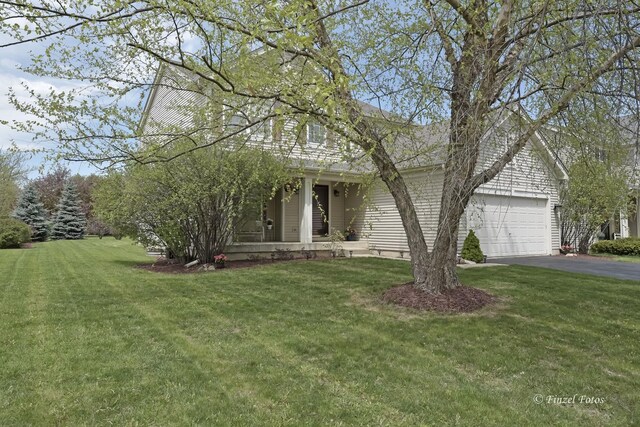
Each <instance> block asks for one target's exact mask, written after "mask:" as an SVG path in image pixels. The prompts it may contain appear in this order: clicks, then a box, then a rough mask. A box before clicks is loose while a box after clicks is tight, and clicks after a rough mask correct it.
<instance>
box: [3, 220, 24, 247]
mask: <svg viewBox="0 0 640 427" xmlns="http://www.w3.org/2000/svg"><path fill="white" fill-rule="evenodd" d="M29 240H31V229H30V228H29V226H28V225H27V224H25V223H24V222H22V221H19V220H17V219H13V218H0V249H8V248H19V247H20V245H21V244H23V243H26V242H28V241H29Z"/></svg>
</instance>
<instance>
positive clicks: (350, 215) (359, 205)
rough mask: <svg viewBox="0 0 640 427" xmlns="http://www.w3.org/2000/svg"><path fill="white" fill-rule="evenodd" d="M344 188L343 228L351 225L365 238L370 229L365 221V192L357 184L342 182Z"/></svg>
mask: <svg viewBox="0 0 640 427" xmlns="http://www.w3.org/2000/svg"><path fill="white" fill-rule="evenodd" d="M343 188H344V197H345V198H344V228H343V229H346V228H347V227H353V228H354V229H355V230H356V232H358V233H359V234H360V237H361V238H364V239H366V238H367V237H368V235H369V233H370V229H369V227H368V226H367V224H368V223H367V222H366V221H365V215H366V205H365V203H364V201H365V194H364V192H363V190H362V189H361V188H360V185H358V184H353V183H352V184H343Z"/></svg>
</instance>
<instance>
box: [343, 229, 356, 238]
mask: <svg viewBox="0 0 640 427" xmlns="http://www.w3.org/2000/svg"><path fill="white" fill-rule="evenodd" d="M344 234H346V235H347V236H355V235H356V234H358V233H357V232H356V229H355V228H353V227H348V228H347V229H346V230H345V232H344Z"/></svg>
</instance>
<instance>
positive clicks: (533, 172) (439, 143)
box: [141, 67, 567, 258]
mask: <svg viewBox="0 0 640 427" xmlns="http://www.w3.org/2000/svg"><path fill="white" fill-rule="evenodd" d="M164 70H165V69H164V68H162V67H161V69H160V71H159V75H158V76H157V78H156V82H160V81H162V78H163V76H162V73H163V72H165V71H164ZM196 102H198V100H197V97H191V96H184V95H183V94H177V92H176V90H175V89H174V88H170V87H169V86H164V85H156V86H154V89H153V90H152V92H151V94H150V95H149V99H148V102H147V105H146V107H145V111H144V114H143V119H142V121H141V132H143V133H145V132H147V131H149V129H154V126H159V125H166V124H171V125H173V126H176V127H179V126H180V125H181V124H185V123H188V122H189V120H188V119H185V117H184V115H183V113H181V112H180V111H181V110H182V109H181V108H180V105H183V104H184V103H196ZM362 105H363V107H364V110H365V112H366V113H367V114H371V115H372V116H375V115H385V114H389V113H386V112H384V111H382V110H380V109H379V108H376V107H374V106H371V105H368V104H364V103H363V104H362ZM236 116H237V114H236V113H234V114H233V115H231V116H229V117H227V118H226V119H225V126H236V125H238V123H236V122H237V121H241V120H243V119H241V118H238V117H236ZM511 119H512V118H511V116H509V117H506V118H503V119H502V120H501V122H500V123H499V124H498V125H497V126H496V128H495V130H494V132H492V133H491V134H490V135H489V137H487V138H486V140H485V142H484V143H483V149H482V161H481V162H480V163H481V165H479V167H480V166H482V165H486V164H488V163H489V162H491V161H492V160H493V159H494V158H495V157H496V156H497V155H498V151H497V150H496V148H498V147H501V148H502V149H504V147H505V144H507V143H508V140H509V138H510V135H513V134H514V129H513V123H512V122H513V120H511ZM415 128H416V132H415V133H416V135H415V136H414V137H413V138H412V139H407V140H405V141H402V142H398V141H396V143H395V145H392V146H390V147H389V149H390V151H391V154H392V156H395V158H396V159H398V163H399V165H400V169H401V172H402V175H403V177H404V178H405V180H406V181H407V184H408V186H409V188H410V190H411V191H412V193H413V195H414V203H415V205H416V209H417V211H418V215H419V217H420V221H421V225H422V229H423V231H424V234H425V237H426V239H427V243H428V244H429V245H432V243H433V240H434V239H435V237H436V236H435V233H436V230H437V224H438V217H439V204H440V198H441V191H442V183H443V175H444V171H443V163H444V156H443V155H442V154H441V153H442V151H443V150H442V147H443V146H444V144H446V142H447V132H448V130H447V128H448V126H446V125H441V126H416V127H415ZM247 138H248V139H250V140H251V141H252V142H253V143H254V144H258V145H262V146H268V147H275V146H277V145H278V144H282V143H288V144H290V146H292V147H295V149H293V150H291V151H292V153H293V154H292V155H294V156H297V158H299V159H300V162H301V163H302V164H303V165H304V167H303V168H302V173H301V174H300V176H299V181H296V183H293V185H286V186H284V187H283V188H281V189H280V190H279V191H278V192H277V194H276V196H275V197H274V198H273V199H271V200H269V201H265V205H264V211H263V215H262V217H261V218H256V219H255V221H249V223H248V224H249V225H248V226H247V227H245V229H243V230H237V232H236V237H235V239H234V241H233V242H232V244H231V245H230V246H229V248H228V249H227V252H228V253H230V254H235V256H237V257H240V256H245V255H247V254H250V253H254V254H255V253H264V254H267V253H270V252H273V251H274V250H275V249H290V250H300V249H302V248H305V249H307V250H323V249H325V250H326V249H327V247H328V240H329V238H328V237H327V235H330V234H331V233H333V232H335V231H339V232H344V230H345V229H346V228H347V227H352V228H355V229H356V231H357V232H358V235H359V236H360V240H359V241H357V242H344V243H343V244H342V246H343V247H344V249H345V251H353V253H373V254H381V255H386V256H393V257H398V256H403V257H405V258H408V257H409V249H408V247H407V238H406V235H405V233H404V229H403V226H402V222H401V220H400V216H399V214H398V211H397V209H396V207H395V203H394V200H393V197H392V196H391V194H390V193H389V191H388V190H387V189H386V187H385V186H384V185H383V184H382V183H381V182H380V181H379V180H376V181H374V183H373V184H372V185H369V186H366V188H365V186H363V185H362V184H363V182H364V181H367V179H366V178H367V177H368V176H370V175H369V174H368V173H367V172H369V171H372V169H371V168H370V167H368V166H366V165H360V166H358V167H356V168H354V167H352V166H351V165H350V164H349V163H347V162H345V161H343V158H344V150H343V151H342V152H341V151H340V150H339V149H338V148H339V147H342V148H344V146H341V141H340V140H339V139H337V138H336V136H335V135H333V134H332V133H331V132H328V131H327V130H326V129H324V127H323V126H321V125H320V124H318V123H314V122H309V124H307V125H305V126H304V127H303V128H302V129H300V128H299V127H295V124H294V123H292V122H290V121H287V122H286V123H284V126H283V127H278V126H275V124H274V123H272V122H266V123H263V124H261V128H260V129H259V131H256V132H251V133H250V134H248V136H247ZM425 142H426V144H425ZM425 145H426V146H427V147H433V149H432V150H426V151H429V154H428V155H422V156H421V155H414V153H416V152H417V150H418V147H424V146H425ZM274 149H275V148H274ZM439 153H440V154H439ZM401 157H402V159H401ZM319 158H322V161H318V159H319ZM566 178H567V175H566V172H565V170H564V169H563V167H562V165H561V163H560V162H557V161H556V160H555V157H554V156H553V155H552V153H551V151H549V149H548V148H547V144H546V142H545V140H544V138H543V137H542V136H541V135H539V134H536V135H535V137H534V138H532V139H531V141H530V142H529V143H528V144H527V146H526V148H525V149H524V150H523V151H522V152H521V153H520V154H518V155H517V156H516V158H515V159H514V161H513V162H512V163H511V164H509V165H508V166H507V167H506V168H505V169H504V170H503V171H502V172H501V173H500V174H499V175H498V176H497V177H496V178H495V179H494V180H493V181H491V182H489V183H487V184H485V185H483V186H481V187H480V188H479V189H478V190H477V191H476V194H475V195H474V196H473V198H472V200H471V202H470V203H469V206H468V208H467V211H466V213H465V215H464V217H463V219H462V221H461V224H460V234H459V245H460V247H461V245H462V241H463V240H464V238H465V236H466V234H467V232H468V230H471V229H473V230H474V231H475V232H476V234H477V235H478V238H479V239H480V245H481V247H482V250H483V251H484V253H485V254H486V255H488V256H489V257H499V256H514V255H549V254H554V253H557V252H558V249H559V247H560V236H559V224H558V216H557V213H556V209H555V208H556V205H557V203H558V188H559V183H560V181H562V180H564V179H566ZM296 184H297V185H296ZM267 219H270V220H272V226H270V227H267V226H266V224H267V222H266V220H267ZM347 256H348V254H347Z"/></svg>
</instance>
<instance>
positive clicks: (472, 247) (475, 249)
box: [460, 230, 484, 262]
mask: <svg viewBox="0 0 640 427" xmlns="http://www.w3.org/2000/svg"><path fill="white" fill-rule="evenodd" d="M460 255H461V256H462V259H466V260H469V261H473V262H482V261H483V260H484V254H483V253H482V249H480V240H478V237H477V236H476V233H474V232H473V230H469V234H468V235H467V238H466V239H464V244H463V245H462V253H461V254H460Z"/></svg>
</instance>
